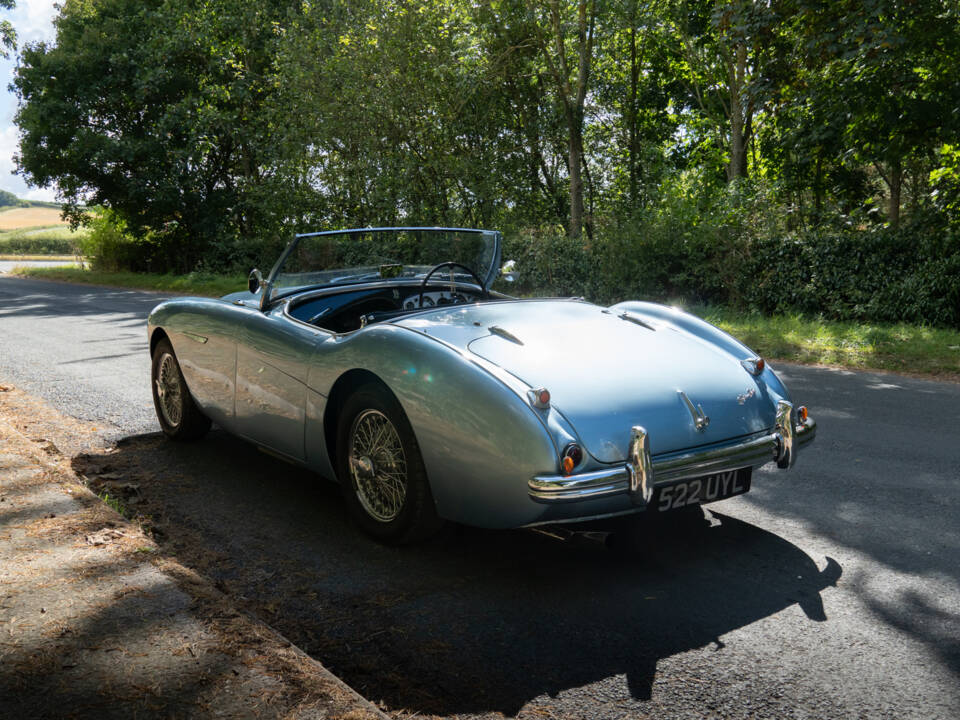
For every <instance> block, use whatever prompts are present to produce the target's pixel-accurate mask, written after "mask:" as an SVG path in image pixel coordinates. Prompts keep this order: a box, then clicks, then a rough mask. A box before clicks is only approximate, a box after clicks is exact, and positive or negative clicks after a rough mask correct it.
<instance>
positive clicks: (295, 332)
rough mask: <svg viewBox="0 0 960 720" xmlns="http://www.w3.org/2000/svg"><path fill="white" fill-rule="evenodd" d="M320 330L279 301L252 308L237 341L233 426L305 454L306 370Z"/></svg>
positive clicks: (295, 455)
mask: <svg viewBox="0 0 960 720" xmlns="http://www.w3.org/2000/svg"><path fill="white" fill-rule="evenodd" d="M326 335H327V333H324V332H322V331H320V330H318V329H315V328H311V327H309V326H307V325H304V324H303V323H298V322H296V321H294V320H291V319H290V318H288V317H286V315H285V314H284V312H283V307H282V305H280V306H276V307H274V308H273V309H271V310H269V311H268V312H266V313H263V312H257V313H253V314H251V315H250V316H249V317H248V318H247V319H246V321H245V322H244V325H243V330H242V332H241V337H240V338H239V342H238V343H237V396H236V397H237V400H236V431H237V433H239V434H240V435H243V436H244V437H246V438H248V439H250V440H252V441H254V442H256V443H258V444H260V445H263V446H264V447H266V448H269V449H270V450H273V451H275V452H278V453H280V454H282V455H286V456H288V457H290V458H292V459H295V460H300V461H302V460H304V459H305V452H304V414H305V407H306V392H307V386H306V382H307V373H308V370H309V366H310V360H311V358H312V357H313V354H314V351H315V349H316V346H317V343H318V342H319V340H320V339H322V337H325V336H326Z"/></svg>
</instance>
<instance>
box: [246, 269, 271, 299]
mask: <svg viewBox="0 0 960 720" xmlns="http://www.w3.org/2000/svg"><path fill="white" fill-rule="evenodd" d="M266 284H267V281H266V280H264V279H263V274H262V273H261V272H260V271H259V270H257V269H256V268H254V269H253V270H251V271H250V277H248V278H247V290H249V291H250V293H251V294H252V295H256V294H257V292H258V291H259V290H260V288H262V287H264V286H265V285H266Z"/></svg>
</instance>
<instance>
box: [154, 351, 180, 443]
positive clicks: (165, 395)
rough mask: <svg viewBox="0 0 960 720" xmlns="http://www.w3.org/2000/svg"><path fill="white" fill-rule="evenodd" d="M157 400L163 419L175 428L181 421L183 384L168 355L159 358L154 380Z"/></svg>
mask: <svg viewBox="0 0 960 720" xmlns="http://www.w3.org/2000/svg"><path fill="white" fill-rule="evenodd" d="M156 386H157V399H158V400H159V405H160V412H162V413H163V417H164V419H165V420H166V421H167V422H168V423H169V424H170V425H171V426H172V427H177V426H179V425H180V422H181V420H183V383H182V382H181V380H180V368H178V367H177V361H176V360H175V359H174V357H173V355H171V354H170V353H164V354H163V356H162V357H161V358H160V367H159V371H158V372H157V379H156Z"/></svg>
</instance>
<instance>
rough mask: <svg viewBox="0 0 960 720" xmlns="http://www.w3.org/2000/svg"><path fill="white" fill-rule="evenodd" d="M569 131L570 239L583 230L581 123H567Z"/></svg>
mask: <svg viewBox="0 0 960 720" xmlns="http://www.w3.org/2000/svg"><path fill="white" fill-rule="evenodd" d="M569 126H570V127H569V130H570V229H569V235H570V237H572V238H575V237H580V231H581V229H582V228H583V172H582V170H583V121H580V122H576V121H575V120H571V121H570V122H569Z"/></svg>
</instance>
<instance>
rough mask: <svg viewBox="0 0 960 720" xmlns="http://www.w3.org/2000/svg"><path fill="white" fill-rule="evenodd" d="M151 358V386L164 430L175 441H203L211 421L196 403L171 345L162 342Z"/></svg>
mask: <svg viewBox="0 0 960 720" xmlns="http://www.w3.org/2000/svg"><path fill="white" fill-rule="evenodd" d="M151 355H152V358H153V359H152V360H151V364H150V379H151V383H150V384H151V385H152V386H153V387H152V388H151V389H152V391H153V393H152V394H153V406H154V408H155V409H156V411H157V420H159V421H160V429H161V430H163V432H164V433H165V434H166V435H167V437H170V438H174V439H175V440H196V439H198V438H201V437H203V436H204V435H205V434H206V432H207V431H208V430H209V429H210V418H208V417H207V416H206V415H204V414H203V412H202V411H201V410H200V408H199V407H198V406H197V404H196V402H194V399H193V396H192V395H191V394H190V388H189V387H187V381H186V380H185V379H184V377H183V372H182V371H181V370H180V363H179V361H178V360H177V356H176V355H175V354H174V352H173V346H172V345H171V344H170V341H169V340H168V339H167V338H161V339H160V340H158V341H157V343H156V346H155V347H154V349H153V352H152V353H151Z"/></svg>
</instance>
